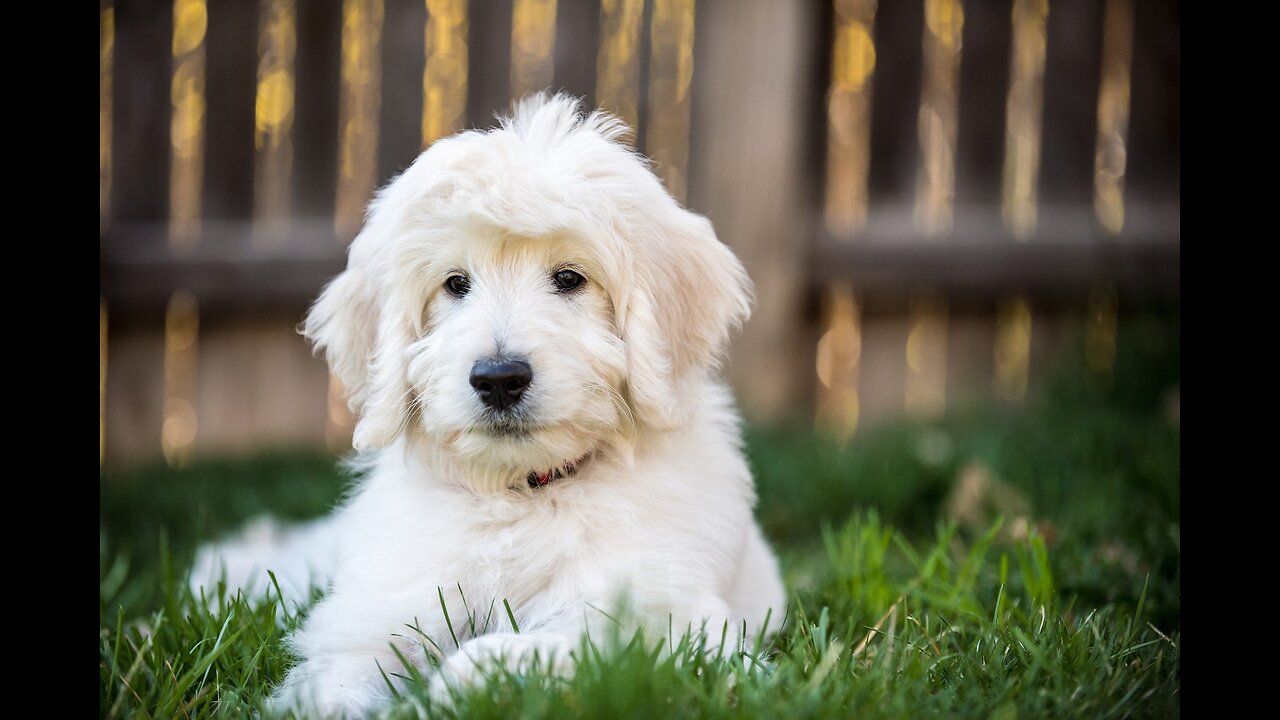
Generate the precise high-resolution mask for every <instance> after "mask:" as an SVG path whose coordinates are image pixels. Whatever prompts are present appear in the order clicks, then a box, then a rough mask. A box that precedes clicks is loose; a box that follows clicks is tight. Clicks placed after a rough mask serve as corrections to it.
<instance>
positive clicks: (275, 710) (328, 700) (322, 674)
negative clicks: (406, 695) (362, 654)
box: [266, 660, 391, 720]
mask: <svg viewBox="0 0 1280 720" xmlns="http://www.w3.org/2000/svg"><path fill="white" fill-rule="evenodd" d="M369 663H370V664H372V663H373V661H372V660H369ZM311 665H312V664H311V663H303V664H301V665H299V666H297V667H295V668H294V669H293V670H291V671H290V672H289V675H288V677H286V678H285V681H284V682H283V683H281V685H280V687H278V688H276V690H275V692H274V693H272V695H271V698H270V700H269V701H268V703H267V707H266V710H267V711H268V716H269V717H281V718H284V717H298V718H342V719H343V720H345V719H346V718H365V717H369V716H371V715H373V714H374V713H376V712H377V711H378V710H380V709H382V708H384V707H385V706H386V705H387V704H389V703H390V701H391V694H390V690H389V689H388V688H387V686H386V683H385V682H384V681H383V680H381V678H380V677H378V678H377V679H376V681H375V678H371V677H370V676H369V675H368V673H364V672H354V671H353V670H354V668H352V669H349V670H348V671H346V672H344V671H342V670H341V669H338V668H330V669H327V670H320V669H317V668H315V667H312V666H311ZM375 672H376V667H375Z"/></svg>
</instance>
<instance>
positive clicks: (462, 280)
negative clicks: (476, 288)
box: [444, 275, 471, 297]
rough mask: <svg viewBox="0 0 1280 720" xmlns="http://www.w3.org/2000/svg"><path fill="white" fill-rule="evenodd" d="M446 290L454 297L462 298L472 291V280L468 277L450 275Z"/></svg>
mask: <svg viewBox="0 0 1280 720" xmlns="http://www.w3.org/2000/svg"><path fill="white" fill-rule="evenodd" d="M444 289H445V290H448V291H449V294H450V295H453V296H454V297H462V296H463V295H466V294H467V291H468V290H470V289H471V278H469V277H467V276H466V275H450V276H449V279H448V280H445V281H444Z"/></svg>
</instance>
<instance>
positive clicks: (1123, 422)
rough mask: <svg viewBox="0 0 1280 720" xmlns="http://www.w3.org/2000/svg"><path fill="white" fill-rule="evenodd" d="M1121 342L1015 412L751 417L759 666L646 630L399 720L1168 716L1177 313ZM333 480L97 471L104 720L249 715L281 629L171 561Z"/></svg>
mask: <svg viewBox="0 0 1280 720" xmlns="http://www.w3.org/2000/svg"><path fill="white" fill-rule="evenodd" d="M1120 340H1121V342H1120V343H1119V350H1118V355H1117V362H1116V367H1115V371H1114V375H1113V376H1112V377H1110V378H1100V377H1098V376H1096V375H1094V374H1092V373H1090V372H1088V371H1086V370H1085V369H1084V368H1083V363H1076V362H1067V363H1064V367H1063V368H1061V369H1060V370H1059V371H1057V372H1055V373H1054V375H1053V377H1052V382H1051V383H1049V384H1047V385H1045V386H1042V387H1040V388H1039V389H1038V391H1036V392H1034V393H1033V394H1032V396H1031V397H1030V398H1029V399H1028V401H1027V403H1026V404H1025V406H1024V407H1022V408H1019V409H1011V408H1007V407H995V406H989V405H988V406H974V407H962V408H957V409H955V410H954V411H952V412H950V413H949V414H948V416H947V417H946V418H944V419H943V420H942V421H940V422H937V423H932V424H928V425H919V424H913V423H907V422H900V423H895V424H890V425H886V426H881V427H878V428H874V429H868V430H866V431H864V432H860V434H859V435H858V436H856V437H855V439H854V440H853V441H852V442H851V443H849V444H848V446H847V447H840V446H838V445H836V444H834V443H830V442H827V441H824V440H822V439H819V438H817V437H814V436H813V435H812V434H811V433H809V432H807V431H805V430H804V429H802V428H797V427H794V426H791V427H775V428H760V427H755V428H750V429H749V431H748V434H747V439H748V452H749V455H750V459H751V462H752V464H753V467H754V468H755V470H756V473H757V477H758V482H759V486H760V496H761V503H760V508H759V511H758V516H759V517H760V519H761V521H762V523H763V524H764V527H765V530H766V533H767V534H768V535H769V537H770V538H771V540H773V542H774V544H775V546H776V548H777V550H778V551H779V554H780V556H781V558H782V561H783V566H784V572H785V574H786V576H787V582H788V587H789V588H790V589H791V602H792V604H791V608H790V612H789V617H788V618H787V624H786V627H785V629H784V630H783V632H781V633H780V634H779V635H778V636H777V637H776V638H775V639H774V640H773V642H772V643H771V644H770V646H769V647H767V648H765V649H766V650H768V651H769V660H768V661H767V662H766V663H764V664H763V665H758V664H757V665H753V664H750V663H746V662H743V660H742V659H741V658H740V657H735V655H734V653H733V652H732V648H728V647H723V648H722V647H721V644H720V633H719V632H718V630H714V629H713V631H712V632H711V633H710V636H709V637H706V638H702V639H697V638H688V637H686V638H683V639H681V638H678V637H676V638H672V639H671V641H670V643H668V642H667V641H666V640H665V639H663V640H662V641H661V642H662V644H663V645H665V646H666V648H665V649H668V650H670V649H671V648H674V651H672V652H663V651H661V650H662V649H657V650H655V642H645V641H642V640H637V641H636V642H633V643H628V642H627V641H630V640H632V638H620V641H621V645H622V649H616V650H615V651H613V652H608V653H597V652H596V651H595V649H593V648H590V647H585V646H584V647H582V648H580V650H579V658H580V664H579V667H578V671H577V672H576V673H575V675H574V676H573V677H572V678H569V679H555V678H552V677H549V676H548V674H546V673H542V672H533V673H528V674H525V675H522V676H515V675H511V674H509V673H502V672H500V673H497V674H495V675H494V676H493V677H490V678H489V679H488V681H487V684H486V685H485V686H483V687H477V688H474V689H473V690H471V691H470V692H468V693H466V694H465V695H464V696H461V697H458V698H456V700H455V703H454V706H453V708H452V709H445V708H439V707H435V706H432V705H431V704H430V703H429V701H428V700H427V694H426V692H425V687H424V686H425V683H423V682H416V683H411V685H410V689H409V691H408V692H407V693H405V695H404V697H403V698H402V700H401V701H400V703H399V704H397V705H396V706H395V708H394V709H393V710H392V711H391V714H392V715H393V716H397V717H413V716H416V715H426V714H437V715H441V716H448V717H451V716H455V715H456V716H460V717H477V718H488V717H492V718H510V717H515V716H523V717H547V718H552V717H554V718H563V717H566V716H573V717H611V718H612V717H628V718H653V717H667V716H686V715H688V716H695V717H705V718H720V717H725V718H775V717H793V718H801V717H842V718H847V717H860V718H861V717H868V718H880V717H895V718H896V717H913V718H915V717H948V718H949V717H975V718H996V719H1001V720H1003V719H1005V718H1016V717H1079V718H1103V717H1169V716H1178V715H1179V682H1180V681H1179V675H1180V650H1179V642H1180V604H1179V600H1180V564H1181V563H1180V529H1179V524H1180V511H1179V498H1180V493H1179V482H1180V460H1179V454H1180V451H1179V443H1180V430H1179V428H1178V426H1177V424H1176V423H1173V422H1170V421H1169V420H1168V419H1167V418H1166V417H1165V412H1164V404H1165V398H1166V392H1167V391H1168V390H1169V389H1170V388H1172V387H1175V386H1176V385H1177V383H1178V381H1179V367H1178V326H1177V321H1176V319H1175V320H1174V321H1173V322H1168V321H1166V322H1160V323H1157V322H1138V323H1133V324H1130V325H1128V326H1125V327H1123V328H1122V333H1121V336H1120ZM1073 357H1074V355H1073ZM974 473H977V474H981V475H983V476H985V477H987V478H989V479H991V482H992V483H993V484H994V485H995V486H996V487H997V488H998V489H997V490H994V491H992V492H991V493H989V494H988V495H987V496H985V497H984V498H983V500H982V502H980V503H978V504H977V505H975V506H974V507H976V508H977V509H976V510H975V509H973V508H970V511H969V512H968V513H965V512H959V513H957V512H955V509H954V507H953V506H952V504H951V503H950V502H949V499H948V498H949V495H950V494H951V493H952V492H953V491H954V489H955V488H956V486H957V484H958V478H960V477H963V476H966V475H972V474H974ZM343 483H344V481H343V479H342V477H341V475H340V473H339V472H338V471H337V470H336V469H335V466H334V463H333V460H332V459H331V458H327V457H323V456H315V455H307V454H284V453H280V454H275V455H270V456H258V457H254V458H248V459H242V460H236V461H233V460H214V459H209V460H202V461H199V462H196V463H195V464H193V465H192V466H191V467H190V468H188V469H186V470H182V471H173V470H169V469H167V468H163V467H150V468H135V469H132V470H128V471H121V472H110V473H108V474H106V475H104V477H103V478H102V480H101V484H100V488H101V508H102V510H101V512H102V515H101V542H100V572H101V583H100V587H101V596H100V604H99V617H100V637H99V648H100V649H99V654H100V680H99V707H100V712H101V714H102V715H103V716H111V717H116V716H140V717H173V716H181V717H186V716H206V715H218V716H227V717H239V716H244V715H246V714H249V713H250V712H252V711H253V710H254V709H257V708H259V706H260V704H261V702H262V701H263V699H264V698H265V697H266V695H267V694H268V692H269V690H270V687H271V686H272V684H273V683H275V682H277V681H279V680H280V679H281V678H282V677H283V674H284V673H285V671H286V670H287V668H288V667H289V664H290V663H291V662H292V660H293V658H292V657H291V656H290V655H289V653H288V652H287V651H286V650H285V649H284V647H283V645H282V642H281V640H282V638H283V636H284V635H285V634H286V633H287V632H288V629H289V628H291V627H293V626H294V624H296V623H297V622H298V617H297V616H295V615H293V614H292V611H286V610H284V609H283V608H281V607H279V606H272V605H268V606H265V607H257V608H254V607H251V606H249V605H247V604H246V603H244V602H242V601H241V600H239V599H237V598H234V597H231V598H229V597H225V596H224V597H222V598H220V599H219V600H218V601H216V602H213V603H211V605H212V606H213V607H212V609H206V607H205V604H204V603H202V602H200V601H199V599H197V598H192V597H191V596H190V594H189V593H188V591H187V590H186V589H185V586H184V584H183V583H182V582H181V577H182V572H183V570H184V568H185V566H186V563H187V562H189V559H190V557H191V553H192V551H193V550H194V548H195V546H196V544H197V543H198V542H200V541H201V540H203V539H206V538H209V537H212V536H215V535H217V534H218V533H220V532H224V531H227V530H231V529H233V528H235V527H236V526H237V525H238V524H239V523H241V522H242V521H243V520H244V519H246V518H248V517H251V516H252V515H254V514H257V513H259V512H262V511H264V510H266V509H270V510H272V511H273V512H275V513H277V514H282V515H286V516H292V517H307V516H310V515H314V514H317V513H320V512H322V511H324V510H325V509H326V508H327V507H329V506H330V505H331V504H332V503H333V501H334V500H335V498H336V497H337V496H338V494H339V493H340V492H341V488H342V486H343ZM1002 512H1003V517H1001V513H1002ZM304 612H305V611H304ZM498 615H499V618H500V621H505V619H504V616H503V614H502V613H501V611H499V612H498ZM454 621H455V622H466V621H467V619H466V618H454ZM504 629H505V628H504ZM435 640H436V641H438V642H440V643H441V645H443V646H445V647H449V646H451V645H450V643H449V640H448V638H443V639H442V638H435ZM704 644H705V645H706V646H707V647H703V645H704ZM708 648H709V649H708ZM384 670H386V671H388V672H391V673H399V674H405V673H406V672H407V671H406V670H405V669H404V668H384Z"/></svg>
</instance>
